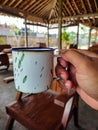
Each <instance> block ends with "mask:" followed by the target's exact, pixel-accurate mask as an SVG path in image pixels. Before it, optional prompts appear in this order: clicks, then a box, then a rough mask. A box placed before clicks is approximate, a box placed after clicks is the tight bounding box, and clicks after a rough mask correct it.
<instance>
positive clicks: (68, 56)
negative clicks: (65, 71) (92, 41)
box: [61, 50, 86, 67]
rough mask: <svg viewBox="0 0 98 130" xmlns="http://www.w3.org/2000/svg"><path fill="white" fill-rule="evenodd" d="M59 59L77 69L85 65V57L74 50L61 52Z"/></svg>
mask: <svg viewBox="0 0 98 130" xmlns="http://www.w3.org/2000/svg"><path fill="white" fill-rule="evenodd" d="M61 57H62V58H63V59H64V60H66V61H67V62H69V63H71V64H72V65H73V66H74V67H77V66H79V65H81V64H84V63H85V58H86V56H85V55H83V54H82V53H80V52H78V51H76V50H67V51H66V52H65V53H64V52H61Z"/></svg>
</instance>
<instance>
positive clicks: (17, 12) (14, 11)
mask: <svg viewBox="0 0 98 130" xmlns="http://www.w3.org/2000/svg"><path fill="white" fill-rule="evenodd" d="M0 10H1V11H2V12H6V13H7V14H11V15H13V16H17V17H22V18H23V16H27V18H28V20H31V21H32V20H34V19H35V20H36V21H37V22H38V21H39V22H43V23H44V22H47V20H46V19H42V18H40V17H36V16H34V15H32V14H30V13H29V14H27V12H26V11H23V10H20V9H16V8H12V7H7V6H3V5H2V7H1V9H0ZM20 13H22V14H23V15H22V16H21V14H20Z"/></svg>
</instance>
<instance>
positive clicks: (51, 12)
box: [48, 0, 57, 19]
mask: <svg viewBox="0 0 98 130" xmlns="http://www.w3.org/2000/svg"><path fill="white" fill-rule="evenodd" d="M56 2H57V0H54V2H53V5H52V10H51V11H50V15H49V18H48V19H50V18H51V16H52V14H53V12H54V11H55V10H54V7H55V5H56Z"/></svg>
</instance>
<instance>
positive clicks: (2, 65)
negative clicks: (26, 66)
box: [0, 52, 9, 70]
mask: <svg viewBox="0 0 98 130" xmlns="http://www.w3.org/2000/svg"><path fill="white" fill-rule="evenodd" d="M8 68H9V57H8V55H7V54H6V53H3V52H0V70H8Z"/></svg>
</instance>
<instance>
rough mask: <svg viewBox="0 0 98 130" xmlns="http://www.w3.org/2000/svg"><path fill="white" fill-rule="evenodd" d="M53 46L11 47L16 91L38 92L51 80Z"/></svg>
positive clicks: (44, 88)
mask: <svg viewBox="0 0 98 130" xmlns="http://www.w3.org/2000/svg"><path fill="white" fill-rule="evenodd" d="M53 55H54V49H53V48H12V57H13V70H14V82H15V87H16V89H17V90H18V91H20V92H24V93H39V92H42V91H45V90H47V89H49V88H50V86H51V83H52V80H53Z"/></svg>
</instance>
